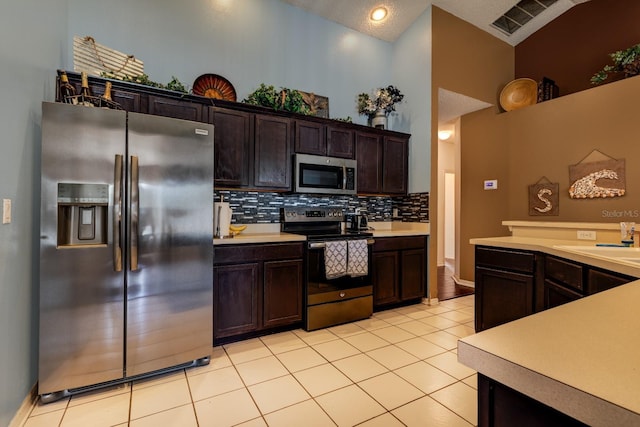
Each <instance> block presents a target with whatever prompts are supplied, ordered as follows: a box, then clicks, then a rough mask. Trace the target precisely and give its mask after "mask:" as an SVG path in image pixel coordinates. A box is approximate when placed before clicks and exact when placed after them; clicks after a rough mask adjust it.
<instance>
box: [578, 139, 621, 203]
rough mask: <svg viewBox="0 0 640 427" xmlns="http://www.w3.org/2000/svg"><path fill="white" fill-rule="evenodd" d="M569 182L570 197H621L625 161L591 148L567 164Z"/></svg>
mask: <svg viewBox="0 0 640 427" xmlns="http://www.w3.org/2000/svg"><path fill="white" fill-rule="evenodd" d="M569 182H570V183H571V184H570V187H569V197H571V198H572V199H595V198H609V197H622V196H624V194H625V192H626V175H625V161H624V159H614V158H613V157H610V156H607V155H606V154H604V153H602V152H601V151H598V150H593V151H592V152H591V153H590V154H589V155H588V156H587V157H585V158H584V159H582V160H581V161H580V162H578V163H576V164H575V165H570V166H569Z"/></svg>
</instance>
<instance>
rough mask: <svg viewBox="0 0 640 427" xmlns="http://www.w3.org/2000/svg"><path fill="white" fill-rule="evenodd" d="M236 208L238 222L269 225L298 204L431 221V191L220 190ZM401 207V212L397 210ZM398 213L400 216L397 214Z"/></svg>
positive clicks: (371, 218)
mask: <svg viewBox="0 0 640 427" xmlns="http://www.w3.org/2000/svg"><path fill="white" fill-rule="evenodd" d="M221 197H223V198H224V201H225V202H229V206H230V207H231V210H232V211H233V217H232V219H231V222H232V223H234V224H269V223H279V222H280V208H282V207H284V206H287V207H294V206H309V207H331V208H342V209H343V210H345V211H346V212H354V211H355V209H356V208H360V210H361V211H366V212H367V217H368V219H369V221H404V222H429V193H416V194H409V195H407V196H404V197H388V196H317V195H309V194H282V193H263V192H255V191H230V190H219V191H218V190H216V191H214V196H213V199H214V201H215V202H219V201H220V199H221ZM396 209H397V211H396ZM394 213H396V214H397V216H395V217H394Z"/></svg>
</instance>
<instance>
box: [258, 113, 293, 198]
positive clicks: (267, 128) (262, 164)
mask: <svg viewBox="0 0 640 427" xmlns="http://www.w3.org/2000/svg"><path fill="white" fill-rule="evenodd" d="M290 129H291V127H290V120H289V119H288V118H285V117H271V116H267V115H263V114H256V119H255V157H254V162H255V168H254V174H255V176H254V185H255V186H256V187H262V188H273V189H284V190H290V189H291V167H292V165H291V164H292V160H291V130H290Z"/></svg>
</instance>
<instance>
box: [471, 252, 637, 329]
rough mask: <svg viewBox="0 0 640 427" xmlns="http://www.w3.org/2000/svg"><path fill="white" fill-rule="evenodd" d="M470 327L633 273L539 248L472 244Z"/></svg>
mask: <svg viewBox="0 0 640 427" xmlns="http://www.w3.org/2000/svg"><path fill="white" fill-rule="evenodd" d="M475 258H476V259H475V285H476V289H475V327H476V332H480V331H483V330H485V329H488V328H492V327H494V326H498V325H501V324H503V323H506V322H510V321H512V320H516V319H519V318H521V317H525V316H528V315H530V314H533V313H535V312H538V311H542V310H546V309H548V308H552V307H557V306H559V305H562V304H566V303H568V302H571V301H575V300H577V299H580V298H582V297H584V296H588V295H593V294H595V293H597V292H601V291H604V290H607V289H611V288H614V287H616V286H620V285H622V284H625V283H629V282H631V281H633V280H637V279H636V278H633V277H630V276H626V275H624V274H620V273H615V272H612V271H607V270H602V269H600V268H597V267H593V266H590V265H586V264H582V263H579V262H575V261H572V260H568V259H564V258H561V257H558V256H555V255H549V254H544V253H540V252H533V251H525V250H517V249H509V248H499V247H488V246H476V249H475Z"/></svg>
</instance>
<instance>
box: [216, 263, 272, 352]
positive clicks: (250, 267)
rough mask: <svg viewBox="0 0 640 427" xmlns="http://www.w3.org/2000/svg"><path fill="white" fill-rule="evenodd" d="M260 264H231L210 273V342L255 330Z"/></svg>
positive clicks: (257, 320) (257, 318)
mask: <svg viewBox="0 0 640 427" xmlns="http://www.w3.org/2000/svg"><path fill="white" fill-rule="evenodd" d="M259 277H260V276H259V264H258V263H247V264H234V265H224V266H218V267H214V269H213V307H214V310H213V338H214V340H215V339H218V338H223V337H228V336H232V335H237V334H242V333H246V332H252V331H255V330H257V329H258V327H259V326H260V325H259V313H258V300H259V294H258V291H259V288H258V280H259Z"/></svg>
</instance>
